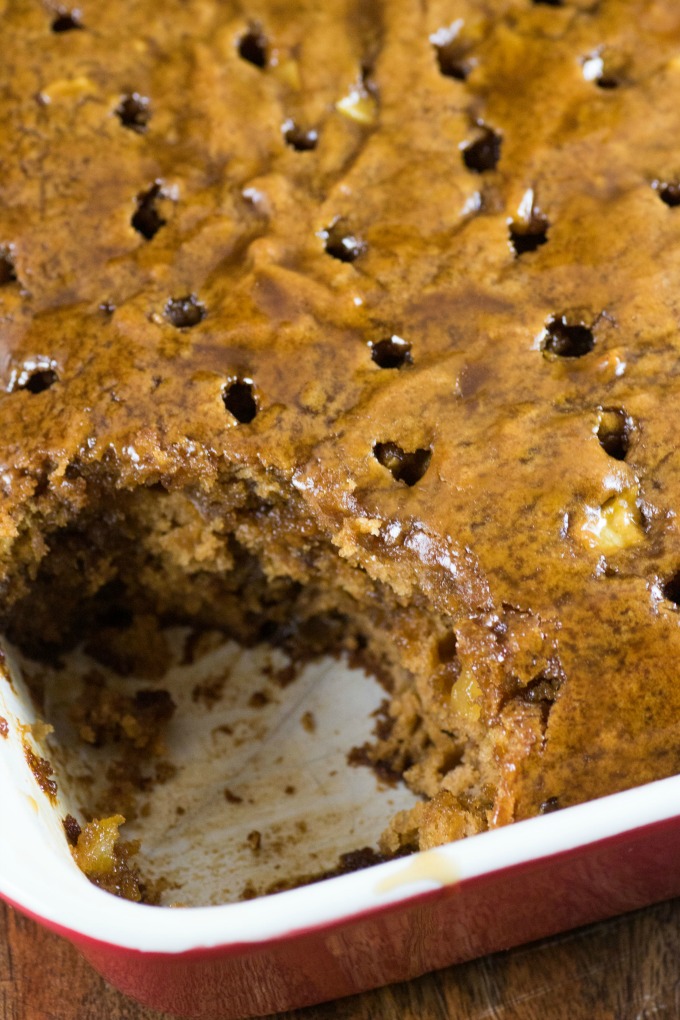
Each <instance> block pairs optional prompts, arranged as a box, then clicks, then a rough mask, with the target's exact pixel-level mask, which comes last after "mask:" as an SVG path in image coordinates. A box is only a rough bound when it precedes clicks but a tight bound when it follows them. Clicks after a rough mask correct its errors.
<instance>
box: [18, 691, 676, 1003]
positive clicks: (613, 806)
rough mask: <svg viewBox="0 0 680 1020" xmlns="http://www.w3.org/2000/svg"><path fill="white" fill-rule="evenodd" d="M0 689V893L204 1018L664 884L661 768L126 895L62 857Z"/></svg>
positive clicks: (558, 919)
mask: <svg viewBox="0 0 680 1020" xmlns="http://www.w3.org/2000/svg"><path fill="white" fill-rule="evenodd" d="M0 692H1V694H0V715H2V716H3V717H4V718H6V719H7V720H8V722H9V727H8V729H9V732H8V735H7V737H6V738H5V739H2V740H0V818H2V819H3V825H2V831H1V833H0V895H2V897H3V898H4V899H6V900H7V901H8V902H9V903H11V904H13V905H14V906H15V907H16V908H17V909H19V910H21V911H23V912H24V913H26V914H28V915H29V916H31V917H33V918H34V919H36V920H37V921H39V922H40V923H42V924H44V925H45V926H47V927H48V928H50V929H52V930H54V931H56V932H58V933H60V934H61V935H63V936H65V937H66V938H68V939H69V940H70V941H71V942H72V943H73V944H74V945H75V946H77V947H78V948H79V949H80V950H81V952H82V953H83V954H84V955H85V956H86V957H87V958H88V959H89V960H90V962H91V963H92V964H93V965H94V967H96V969H97V970H98V971H99V972H100V973H101V974H102V975H103V976H104V977H105V978H107V979H108V980H109V981H111V982H112V984H114V985H115V986H116V987H118V988H119V989H121V990H122V991H124V992H127V993H128V994H129V995H132V996H134V997H135V998H137V999H139V1000H140V1001H141V1002H143V1003H145V1004H147V1005H149V1006H151V1007H153V1008H155V1009H159V1010H164V1011H167V1012H172V1013H177V1014H180V1015H183V1016H187V1017H196V1018H199V1017H200V1018H206V1020H208V1018H218V1017H219V1018H220V1020H227V1018H237V1017H247V1016H257V1015H262V1014H266V1013H271V1012H276V1011H283V1010H287V1009H292V1008H295V1007H300V1006H304V1005H309V1004H312V1003H317V1002H321V1001H324V1000H328V999H331V998H336V997H339V996H345V995H351V994H353V993H356V992H361V991H363V990H366V989H368V988H373V987H376V986H378V985H381V984H386V983H389V982H392V981H398V980H405V979H408V978H411V977H414V976H416V975H419V974H422V973H424V972H426V971H429V970H434V969H436V968H439V967H444V966H447V965H449V964H452V963H455V962H459V961H463V960H468V959H471V958H473V957H476V956H479V955H482V954H485V953H489V952H493V951H495V950H498V949H504V948H509V947H511V946H515V945H518V944H520V943H523V942H527V941H530V940H533V939H536V938H539V937H542V936H545V935H549V934H551V933H555V932H558V931H562V930H565V929H568V928H571V927H574V926H577V925H581V924H585V923H588V922H591V921H595V920H597V919H601V918H605V917H609V916H612V915H614V914H617V913H621V912H624V911H627V910H631V909H635V908H637V907H640V906H643V905H645V904H648V903H652V902H655V901H658V900H661V899H664V898H668V897H671V896H675V895H678V894H679V893H680V869H679V868H678V867H677V864H676V862H677V861H678V859H680V819H679V818H678V806H679V805H680V777H672V778H670V779H665V780H660V781H658V782H655V783H651V784H649V785H647V786H643V787H639V788H637V789H633V790H628V791H626V792H623V793H619V794H615V795H612V796H609V797H606V798H603V799H601V800H598V801H593V802H590V803H587V804H583V805H579V806H577V807H572V808H567V809H565V810H563V811H558V812H554V813H552V814H549V815H545V816H543V817H540V818H535V819H531V820H528V821H523V822H519V823H516V824H514V825H510V826H507V827H506V828H503V829H497V830H495V831H492V832H487V833H484V834H482V835H479V836H475V837H472V838H470V839H467V840H464V841H461V842H459V843H455V844H450V845H448V846H445V847H441V848H439V849H437V850H431V851H427V852H424V853H419V854H415V855H413V856H412V857H409V858H402V859H399V860H394V861H390V862H387V863H384V864H379V865H376V866H374V867H371V868H367V869H364V870H362V871H358V872H355V873H353V874H349V875H343V876H341V877H337V878H332V879H326V880H324V881H322V882H320V883H317V884H314V885H309V886H305V887H302V888H298V889H293V890H290V891H286V892H282V893H278V894H276V895H270V896H264V897H261V898H258V899H254V900H251V901H248V902H237V903H231V904H227V905H223V906H208V907H196V908H194V907H188V908H184V909H164V908H157V907H150V906H144V905H140V904H135V903H129V902H126V901H123V900H119V899H116V898H115V897H112V896H110V895H108V894H107V893H104V892H102V891H101V890H99V889H97V888H95V887H94V886H92V885H91V884H90V883H89V882H88V881H87V880H86V879H85V878H84V876H83V875H82V874H81V873H80V872H79V871H78V869H77V868H76V867H75V865H74V864H73V861H72V860H71V857H70V854H69V852H68V848H67V845H66V842H65V839H64V835H63V830H62V826H61V816H60V812H59V811H58V810H57V811H55V809H54V807H53V806H52V805H51V803H50V801H49V800H48V798H47V797H45V796H43V794H42V792H41V791H40V790H39V789H38V786H37V784H36V782H35V779H34V777H33V775H32V774H31V773H30V771H29V769H28V768H27V767H26V762H25V760H24V755H23V753H22V749H21V739H20V738H21V734H24V733H25V729H21V726H25V725H26V724H30V723H31V721H32V719H33V718H34V717H33V716H32V711H33V710H32V708H31V707H30V705H28V704H27V701H26V696H25V692H24V691H23V689H22V685H21V681H20V677H19V678H17V676H16V674H15V675H14V676H13V678H12V683H11V685H10V681H9V679H8V677H7V676H6V677H5V682H4V683H2V682H0ZM61 810H63V808H62V809H61Z"/></svg>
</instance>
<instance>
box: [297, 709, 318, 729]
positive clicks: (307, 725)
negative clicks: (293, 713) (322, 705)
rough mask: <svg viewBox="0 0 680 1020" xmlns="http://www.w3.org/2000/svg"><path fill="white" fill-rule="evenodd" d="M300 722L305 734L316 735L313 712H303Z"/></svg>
mask: <svg viewBox="0 0 680 1020" xmlns="http://www.w3.org/2000/svg"><path fill="white" fill-rule="evenodd" d="M300 722H301V723H302V728H303V730H305V731H306V732H307V733H316V717H315V715H314V713H313V712H305V713H304V714H303V715H302V716H301V717H300Z"/></svg>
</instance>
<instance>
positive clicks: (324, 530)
mask: <svg viewBox="0 0 680 1020" xmlns="http://www.w3.org/2000/svg"><path fill="white" fill-rule="evenodd" d="M454 7H455V10H452V9H451V5H450V4H445V3H442V2H440V0H432V2H430V3H429V4H428V5H426V6H425V7H423V6H422V5H420V4H416V3H414V2H411V0H399V2H395V3H392V4H389V5H388V4H371V5H361V6H359V7H357V5H356V4H349V3H347V2H345V0H333V2H329V3H327V4H324V5H323V7H322V9H318V10H317V9H312V8H311V7H309V6H308V5H305V4H304V3H300V4H299V5H294V6H292V7H291V5H289V4H288V5H280V4H276V3H273V2H269V0H254V3H253V5H252V8H251V9H250V10H249V11H248V12H247V14H244V12H243V11H242V10H241V8H240V7H238V6H236V5H233V4H218V3H216V2H214V0H202V2H197V3H195V4H193V5H192V6H191V10H189V9H188V8H187V7H186V6H185V5H184V4H182V3H180V2H179V0H177V2H171V3H169V4H166V5H164V6H163V7H162V9H161V8H158V7H157V6H156V5H151V4H137V5H128V7H127V9H126V14H125V17H124V18H121V16H120V12H119V11H118V10H117V9H116V10H113V9H111V7H110V5H106V4H104V3H103V2H100V0H88V2H87V3H86V4H85V5H84V6H83V7H82V8H79V9H78V10H75V9H73V10H69V9H66V8H62V7H58V8H57V7H54V6H53V5H49V4H45V5H40V4H36V5H33V6H31V7H26V6H25V5H19V4H11V3H10V4H9V5H5V7H4V8H3V10H2V13H1V14H0V19H1V22H2V27H3V29H4V30H5V32H6V33H7V34H11V38H12V40H13V42H12V48H11V52H9V53H8V55H7V64H6V68H5V76H4V77H5V80H4V87H5V102H4V105H3V118H4V125H3V132H2V134H1V136H0V151H1V152H2V154H3V158H2V164H3V167H4V171H3V193H2V198H1V201H0V307H1V314H2V320H1V332H0V343H1V344H2V352H3V359H2V363H1V366H2V368H1V370H2V373H3V377H2V383H3V388H4V395H3V396H2V397H1V398H0V421H1V428H0V462H1V463H2V475H1V480H2V507H1V514H2V517H1V521H0V524H1V528H2V531H1V535H2V549H1V557H0V569H1V571H2V618H3V625H4V628H5V630H6V633H7V634H8V636H9V637H10V639H11V640H13V641H15V642H16V643H17V644H18V645H20V646H21V647H22V648H23V649H24V650H26V651H29V652H30V653H31V654H33V655H42V656H54V655H55V654H59V652H60V651H61V650H62V649H65V648H67V647H69V646H71V645H73V644H75V643H77V642H79V641H90V642H95V643H96V637H95V635H96V634H97V633H98V632H101V630H102V628H103V629H104V630H106V629H107V628H109V629H110V627H111V621H112V620H114V621H115V620H116V619H117V618H119V615H120V613H121V612H122V611H124V613H126V614H128V616H129V619H130V620H131V621H134V620H135V619H147V620H153V621H158V622H160V624H162V625H165V624H168V623H189V624H191V625H192V626H194V627H205V628H216V629H218V630H220V631H221V632H223V633H224V634H226V635H229V636H233V637H235V638H236V639H237V640H239V641H240V642H242V643H243V644H252V643H255V642H258V641H262V640H266V641H269V642H273V643H276V642H279V643H284V644H285V645H286V647H289V648H298V649H306V650H307V651H309V650H310V648H311V650H313V651H315V652H319V653H320V652H323V651H337V650H342V649H345V650H349V651H351V652H354V653H356V652H357V650H360V651H361V653H362V654H363V656H364V658H365V660H366V661H369V662H371V663H377V664H379V669H380V672H381V676H383V677H386V678H388V680H387V686H388V688H389V693H390V702H389V707H388V709H387V713H386V717H385V718H384V719H383V720H382V722H381V723H380V725H379V727H378V729H377V732H376V735H375V738H374V740H373V741H372V742H371V743H369V745H367V747H366V748H365V749H363V750H362V754H363V755H364V757H365V759H367V760H370V761H372V762H373V763H375V764H376V765H378V766H379V767H381V768H385V769H388V770H390V771H391V772H393V773H396V774H398V775H400V776H401V777H403V779H404V781H405V782H406V783H407V784H408V785H409V786H410V788H411V789H412V790H414V791H415V792H416V793H417V794H418V795H421V796H422V798H423V799H422V802H421V803H419V804H418V805H417V806H416V807H415V808H413V809H411V810H409V811H408V812H406V813H399V814H398V815H397V816H396V817H395V819H394V821H393V823H392V824H391V826H390V827H389V828H388V830H387V831H386V832H385V834H384V837H383V841H382V847H381V849H382V852H383V853H397V852H403V851H405V850H411V849H417V848H419V847H420V848H422V847H430V846H434V845H437V844H439V843H442V842H445V841H446V840H448V839H455V838H459V837H460V836H464V835H469V834H471V833H475V832H479V831H482V830H484V829H486V828H488V827H493V826H497V825H503V824H506V823H508V822H511V821H513V820H516V819H521V818H526V817H529V816H532V815H535V814H537V813H540V812H542V811H547V810H552V809H554V808H555V807H564V806H567V805H569V804H573V803H577V802H579V801H583V800H585V799H588V798H591V797H596V796H600V795H603V794H606V793H609V792H612V791H614V790H619V789H623V788H626V787H629V786H632V785H636V784H638V783H643V782H646V781H649V780H652V779H655V778H659V777H662V776H665V775H669V774H673V773H675V772H677V771H678V768H679V766H680V761H679V760H678V759H679V755H680V752H679V751H678V747H680V742H678V740H677V734H678V721H677V720H678V717H679V710H680V686H679V685H678V684H677V682H676V670H675V662H676V659H677V656H676V655H675V651H676V645H677V644H678V642H679V641H680V637H679V636H678V605H679V604H680V596H679V595H678V588H679V586H678V583H677V577H678V570H679V567H678V564H679V562H680V535H679V533H678V527H677V518H676V514H677V510H676V508H677V506H678V505H679V504H680V462H679V459H678V452H677V439H676V433H677V429H676V426H675V421H674V415H673V408H674V407H675V406H676V404H677V395H676V392H675V391H676V389H677V381H676V379H677V373H676V372H675V364H676V361H677V347H678V316H679V314H680V309H679V307H678V298H677V291H678V288H677V279H678V269H679V268H680V267H679V265H678V263H679V260H680V254H679V253H680V247H679V244H678V236H679V231H680V223H679V222H678V217H677V213H676V207H677V205H678V201H677V200H676V199H677V195H678V194H680V183H679V177H678V175H679V173H680V169H679V167H678V164H677V161H676V157H675V156H674V151H673V143H672V139H674V138H675V136H676V134H677V116H678V115H677V110H676V103H675V101H674V96H675V94H676V89H677V86H678V80H677V79H678V77H679V76H680V60H679V59H678V56H677V39H678V37H679V35H680V12H678V11H677V10H676V5H674V4H672V3H670V0H665V2H663V0H625V2H623V3H622V2H618V3H614V2H613V0H612V2H606V0H602V2H595V0H564V2H561V3H549V2H546V0H543V2H539V0H499V2H498V3H496V4H495V5H494V9H493V11H491V10H490V8H489V6H488V4H485V3H481V2H476V0H460V2H459V3H457V4H456V5H454ZM153 626H155V623H154V624H153ZM226 809H227V808H226V807H225V810H226ZM109 835H110V834H109ZM107 838H108V837H107Z"/></svg>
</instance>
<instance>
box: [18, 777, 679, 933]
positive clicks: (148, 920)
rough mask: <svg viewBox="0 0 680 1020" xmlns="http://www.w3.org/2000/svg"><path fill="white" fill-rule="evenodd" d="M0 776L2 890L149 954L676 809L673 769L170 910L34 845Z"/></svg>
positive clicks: (434, 883)
mask: <svg viewBox="0 0 680 1020" xmlns="http://www.w3.org/2000/svg"><path fill="white" fill-rule="evenodd" d="M1 772H2V769H0V773H1ZM3 778H7V777H3V776H2V775H1V774H0V789H1V790H2V794H0V822H1V821H2V819H3V818H4V819H5V820H6V819H12V824H11V825H7V824H3V825H2V826H1V828H0V896H3V897H4V898H6V899H8V900H10V901H12V902H13V903H14V904H15V905H16V906H18V907H20V908H21V909H23V910H26V911H27V912H29V913H31V914H33V915H35V916H36V917H38V918H41V919H42V920H44V921H46V922H47V923H51V924H53V925H55V926H58V927H61V928H64V929H67V930H68V931H69V932H71V933H73V934H78V935H81V936H84V937H87V938H91V939H95V940H97V941H100V942H104V943H107V944H109V945H115V946H118V947H120V948H124V949H130V950H138V951H141V952H147V953H149V952H155V953H182V952H188V951H190V950H196V949H208V948H214V947H227V946H229V945H230V944H231V945H243V944H244V943H245V944H247V943H253V944H257V943H263V942H271V941H272V940H275V939H278V938H282V937H285V936H290V935H291V934H292V933H294V932H296V931H301V930H308V929H314V928H321V927H324V926H327V925H329V924H333V923H337V922H339V921H343V920H346V919H347V918H349V917H352V916H354V915H357V914H363V913H366V912H373V911H376V910H380V909H381V908H384V907H387V906H391V905H394V904H397V903H403V902H405V901H408V900H410V899H412V898H414V897H417V896H420V895H422V894H423V893H427V892H431V891H433V890H436V889H439V888H442V887H443V886H447V885H455V884H457V883H461V882H465V881H466V880H469V879H472V878H478V877H481V876H483V875H486V874H490V873H492V872H497V871H500V870H503V869H506V868H509V867H512V866H514V865H519V864H524V863H527V862H529V861H535V860H538V859H540V858H544V857H551V856H553V855H556V854H560V853H564V852H565V851H569V850H574V849H577V848H579V847H585V846H588V845H589V844H591V843H596V842H599V841H600V840H603V839H607V838H609V837H612V836H617V835H621V834H623V833H627V832H631V831H633V830H635V829H638V828H643V827H645V826H648V825H652V824H654V823H655V822H661V821H667V820H670V819H672V818H674V817H676V816H677V815H678V814H680V811H679V810H678V809H677V805H679V804H680V776H673V777H671V778H669V779H662V780H657V781H655V782H653V783H649V784H646V785H645V786H640V787H635V788H633V789H631V790H627V791H624V792H622V793H616V794H612V795H610V796H607V797H603V798H601V799H599V800H594V801H590V802H588V803H585V804H579V805H576V806H574V807H568V808H564V809H562V810H560V811H556V812H554V813H551V814H549V815H544V816H542V817H538V818H531V819H527V820H525V821H519V822H514V823H512V824H510V825H508V826H506V827H504V828H501V829H495V830H493V831H489V832H484V833H480V834H479V835H477V836H471V837H469V838H467V839H465V840H462V841H459V842H456V843H449V844H447V845H445V846H442V847H438V848H436V849H434V850H426V851H421V852H419V853H416V854H413V855H412V856H410V857H406V858H400V859H398V860H394V861H389V862H386V863H383V864H378V865H374V866H372V867H369V868H367V869H365V870H363V871H357V872H353V873H351V874H348V875H342V876H339V877H336V878H331V879H325V880H323V881H321V882H319V883H315V884H314V885H309V886H303V887H301V888H298V889H291V890H288V891H286V892H281V893H276V894H274V895H270V896H265V897H261V898H258V899H253V900H248V901H245V902H239V903H230V904H225V905H222V906H207V907H183V908H179V909H173V908H171V907H151V906H147V905H144V904H138V903H131V902H128V901H125V900H121V899H117V898H116V897H114V896H111V895H110V894H109V893H105V892H103V891H102V890H100V889H98V888H96V887H95V886H93V885H91V884H90V883H89V882H88V881H87V879H86V878H85V877H84V876H83V875H82V874H81V872H80V871H79V870H78V869H77V868H76V867H75V865H74V864H73V862H72V861H71V860H70V859H69V858H68V855H67V854H66V853H64V854H60V853H59V852H58V851H57V849H56V847H54V846H49V845H48V841H46V842H45V845H44V846H41V845H37V844H36V841H35V837H36V832H37V830H36V828H35V824H34V822H35V819H36V816H37V814H38V812H37V811H36V809H35V807H34V808H33V810H32V811H31V810H30V809H29V808H28V807H27V805H26V797H25V796H23V797H22V793H21V791H20V790H19V789H17V788H16V787H15V786H14V785H13V784H10V786H9V788H8V786H7V784H6V783H3V782H2V779H3Z"/></svg>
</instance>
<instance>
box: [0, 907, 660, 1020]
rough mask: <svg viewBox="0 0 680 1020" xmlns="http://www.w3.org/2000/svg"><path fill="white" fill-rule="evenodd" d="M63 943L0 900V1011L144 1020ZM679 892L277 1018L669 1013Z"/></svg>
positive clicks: (420, 1019) (44, 1018)
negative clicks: (587, 925) (634, 910)
mask: <svg viewBox="0 0 680 1020" xmlns="http://www.w3.org/2000/svg"><path fill="white" fill-rule="evenodd" d="M159 1015H160V1014H157V1013H153V1012H152V1011H151V1010H148V1009H144V1008H142V1007H141V1006H137V1005H135V1004H134V1003H133V1002H131V1001H130V1000H129V999H126V998H125V997H124V996H122V995H119V994H118V993H117V992H115V991H113V989H111V988H109V987H108V986H107V985H106V984H105V983H104V981H102V980H101V978H99V977H98V976H97V975H96V974H95V973H94V971H92V970H91V969H90V967H89V966H88V965H87V964H86V963H85V962H84V961H83V960H82V959H81V958H80V957H79V956H78V954H77V953H76V951H75V950H74V949H73V948H72V947H71V946H70V945H68V944H67V943H66V942H63V941H61V940H60V939H58V938H56V937H55V936H54V935H51V934H49V933H48V932H46V931H43V930H42V928H39V927H37V926H36V925H35V924H33V923H32V922H31V921H28V920H26V919H25V918H23V917H20V916H19V915H18V914H15V913H14V912H13V911H11V910H9V909H7V908H5V907H3V906H0V1020H153V1018H158V1017H159ZM678 1017H680V900H676V901H674V902H672V903H663V904H660V905H659V906H656V907H650V908H648V909H647V910H641V911H638V912H637V913H635V914H629V915H627V916H626V917H622V918H616V919H615V920H613V921H608V922H605V923H603V924H597V925H594V926H592V927H590V928H586V929H583V930H581V931H580V932H572V933H569V934H567V935H561V936H558V937H557V938H554V939H550V940H548V941H545V942H540V943H535V944H534V945H532V946H529V947H525V948H520V949H516V950H513V951H512V952H509V953H499V954H497V955H496V956H491V957H487V958H486V959H483V960H477V961H475V962H474V963H469V964H465V965H463V966H459V967H451V968H450V969H449V970H445V971H440V972H439V973H437V974H430V975H427V976H426V977H423V978H420V979H418V980H417V981H410V982H408V983H406V984H402V985H394V986H392V987H391V988H383V989H379V990H378V991H375V992H368V993H366V994H365V995H359V996H355V997H354V998H351V999H344V1000H342V1001H340V1002H336V1003H330V1004H327V1005H324V1006H318V1007H314V1008H310V1009H308V1010H303V1011H300V1012H299V1013H290V1014H287V1020H295V1018H299V1020H482V1018H484V1020H511V1018H512V1020H652V1018H654V1020H675V1018H678Z"/></svg>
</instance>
